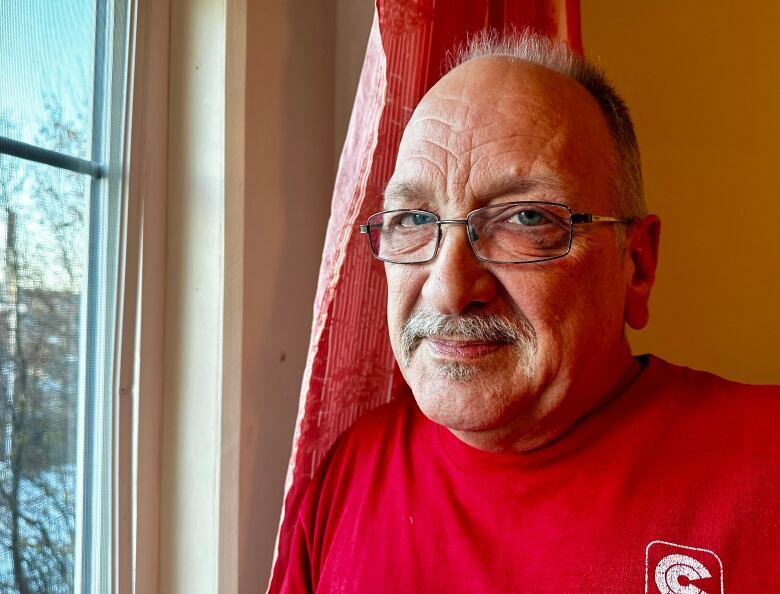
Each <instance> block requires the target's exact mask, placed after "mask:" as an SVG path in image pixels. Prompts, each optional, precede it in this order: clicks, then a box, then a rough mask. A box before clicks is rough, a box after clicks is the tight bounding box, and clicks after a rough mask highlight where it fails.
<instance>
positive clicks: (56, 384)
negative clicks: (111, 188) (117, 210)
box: [0, 156, 90, 592]
mask: <svg viewBox="0 0 780 594" xmlns="http://www.w3.org/2000/svg"><path fill="white" fill-rule="evenodd" d="M89 189H90V179H89V177H88V176H85V175H81V174H75V173H71V172H68V171H63V170H60V169H56V168H53V167H49V166H46V165H40V164H37V163H31V162H27V161H22V160H20V159H15V158H10V157H7V156H0V428H1V437H0V592H17V591H20V592H71V591H72V587H73V576H74V542H75V521H76V467H77V439H78V434H79V430H78V416H79V409H80V404H79V400H80V398H79V393H80V389H79V383H80V382H79V369H80V365H79V360H80V357H79V353H80V352H81V349H82V340H81V338H80V336H81V334H82V332H81V330H80V328H81V325H82V324H81V313H80V312H81V308H82V303H83V299H84V294H85V293H84V292H85V282H84V281H85V278H84V277H85V270H84V263H85V254H86V249H87V237H86V233H87V226H86V207H87V200H88V195H89Z"/></svg>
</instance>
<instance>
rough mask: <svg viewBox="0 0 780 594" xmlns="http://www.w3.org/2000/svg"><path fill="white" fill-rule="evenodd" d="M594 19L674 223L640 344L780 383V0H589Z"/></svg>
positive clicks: (651, 193)
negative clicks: (736, 0) (745, 0)
mask: <svg viewBox="0 0 780 594" xmlns="http://www.w3.org/2000/svg"><path fill="white" fill-rule="evenodd" d="M748 7H749V8H748ZM582 26H583V37H584V44H585V48H586V51H587V53H588V55H589V56H590V57H591V58H595V59H596V60H597V61H600V62H601V65H602V66H603V67H604V69H605V70H606V71H607V73H608V74H609V75H610V78H611V79H612V80H613V81H614V82H615V83H616V85H617V86H618V88H619V89H621V90H622V92H623V95H624V97H625V99H626V100H627V102H628V104H629V106H630V108H631V110H632V113H633V114H634V119H635V124H636V128H637V134H638V136H639V142H640V147H641V150H642V157H643V163H644V173H645V187H646V192H647V197H648V202H649V204H650V209H651V210H652V211H653V212H656V213H658V214H659V215H660V216H661V218H662V221H663V232H662V242H661V264H660V270H659V274H658V279H657V284H656V288H655V292H654V295H653V298H652V303H651V322H650V325H649V326H648V327H647V328H646V329H645V330H643V331H641V332H639V333H632V335H631V340H632V343H633V345H634V348H635V351H636V352H647V351H649V352H654V353H657V354H659V355H661V356H663V357H666V358H668V359H669V360H671V361H674V362H676V363H682V364H686V365H689V366H692V367H698V368H704V369H708V370H712V371H715V372H717V373H719V374H722V375H725V376H727V377H730V378H734V379H739V380H743V381H747V382H771V383H780V232H779V231H778V229H779V228H780V195H779V192H778V188H779V186H780V162H779V161H780V35H778V30H780V2H776V1H774V0H761V1H759V2H753V3H749V4H744V3H733V2H727V1H725V0H718V1H710V2H706V3H704V2H696V3H693V2H679V0H655V1H653V2H625V0H599V1H594V0H591V1H588V0H583V2H582Z"/></svg>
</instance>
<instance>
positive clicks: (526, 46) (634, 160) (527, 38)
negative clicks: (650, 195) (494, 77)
mask: <svg viewBox="0 0 780 594" xmlns="http://www.w3.org/2000/svg"><path fill="white" fill-rule="evenodd" d="M482 58H499V59H501V58H503V59H507V60H508V61H509V62H510V63H523V64H528V65H532V66H538V67H541V68H544V69H546V70H548V71H551V72H555V73H557V74H558V75H561V76H564V77H565V78H568V79H570V80H572V81H573V82H574V83H577V85H578V86H580V87H581V88H583V89H584V90H585V91H586V93H587V94H588V95H590V96H591V97H592V99H594V100H595V102H596V104H597V106H598V108H599V110H600V111H601V113H602V115H603V116H604V117H605V120H606V124H607V128H608V130H609V133H610V135H611V137H612V140H613V143H614V146H615V150H616V153H617V158H618V164H617V170H616V172H615V176H614V177H615V180H614V184H613V185H614V192H615V200H616V208H618V210H619V211H620V214H621V215H622V216H623V217H625V218H629V219H633V220H638V219H640V218H642V217H644V216H645V215H646V214H647V205H646V203H645V198H644V188H643V181H642V168H641V159H640V155H639V146H638V142H637V139H636V134H635V132H634V126H633V122H632V121H631V116H630V113H629V110H628V107H627V106H626V104H625V102H624V101H623V99H622V97H621V96H620V94H619V93H618V91H617V90H616V89H615V87H614V86H613V85H612V84H611V83H610V82H609V80H608V79H607V77H606V75H605V74H604V73H603V72H602V71H601V70H600V69H599V68H598V67H597V66H595V65H594V64H593V63H591V62H589V61H588V60H586V59H585V58H583V57H582V56H579V55H577V54H575V53H574V51H573V50H572V49H571V48H570V47H569V46H568V45H566V44H565V43H564V42H562V41H557V40H552V39H550V38H548V37H545V36H542V35H539V34H536V33H533V32H531V31H528V30H525V31H520V32H518V31H516V30H510V31H508V32H504V33H499V32H498V31H495V30H491V31H487V32H484V31H483V32H481V33H479V34H477V35H475V36H473V37H471V38H470V39H468V40H467V41H466V43H464V44H462V45H460V46H459V47H457V48H456V49H455V50H454V51H453V52H450V53H449V54H448V56H447V58H446V61H445V67H444V72H443V73H442V74H443V76H442V78H444V77H445V76H446V75H447V74H449V73H450V72H451V71H453V70H455V69H456V68H458V67H460V66H462V65H464V64H466V63H469V62H472V61H475V60H478V59H482Z"/></svg>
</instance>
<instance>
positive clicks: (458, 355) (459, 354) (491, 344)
mask: <svg viewBox="0 0 780 594" xmlns="http://www.w3.org/2000/svg"><path fill="white" fill-rule="evenodd" d="M425 342H427V343H428V348H429V349H430V351H431V353H432V354H433V355H436V356H439V357H442V358H446V359H477V358H479V357H484V356H486V355H490V354H492V353H495V352H496V351H497V350H499V349H500V348H502V347H505V346H507V344H508V343H506V342H499V341H487V340H457V339H448V338H426V339H425Z"/></svg>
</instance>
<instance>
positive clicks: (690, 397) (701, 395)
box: [654, 359, 780, 443]
mask: <svg viewBox="0 0 780 594" xmlns="http://www.w3.org/2000/svg"><path fill="white" fill-rule="evenodd" d="M654 363H655V364H656V365H658V366H659V367H662V368H663V369H662V374H664V375H667V376H669V377H671V376H676V377H677V378H678V380H677V381H674V382H671V385H673V386H674V387H673V389H672V390H671V391H670V393H669V395H670V400H669V404H670V409H669V410H670V412H671V413H672V414H676V415H679V417H680V418H679V419H678V421H680V422H681V423H683V424H685V425H687V426H689V427H692V426H694V425H698V426H700V427H708V428H709V430H710V432H711V434H712V435H720V436H721V437H724V438H725V437H726V436H729V435H730V436H735V435H737V434H740V435H742V436H743V437H750V436H752V438H751V440H752V439H759V440H762V439H763V440H771V441H773V442H776V443H780V440H778V439H777V432H776V427H777V426H778V423H780V386H778V385H758V384H746V383H741V382H738V381H733V380H730V379H726V378H724V377H721V376H718V375H716V374H714V373H710V372H707V371H699V370H696V369H691V368H688V367H679V366H676V365H673V364H671V363H667V362H665V361H662V360H657V359H656V361H654ZM749 441H750V440H749Z"/></svg>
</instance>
